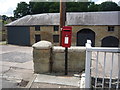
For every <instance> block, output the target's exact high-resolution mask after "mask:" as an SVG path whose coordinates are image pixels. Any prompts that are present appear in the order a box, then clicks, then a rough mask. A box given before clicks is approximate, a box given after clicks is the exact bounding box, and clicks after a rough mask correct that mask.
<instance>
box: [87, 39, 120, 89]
mask: <svg viewBox="0 0 120 90" xmlns="http://www.w3.org/2000/svg"><path fill="white" fill-rule="evenodd" d="M85 88H116V89H118V88H120V48H103V47H91V41H90V40H87V43H86V65H85Z"/></svg>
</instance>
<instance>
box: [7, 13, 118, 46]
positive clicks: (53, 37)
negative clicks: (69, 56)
mask: <svg viewBox="0 0 120 90" xmlns="http://www.w3.org/2000/svg"><path fill="white" fill-rule="evenodd" d="M59 15H60V14H59V13H45V14H36V15H27V16H24V17H22V18H20V19H18V20H16V21H13V22H11V23H9V24H7V25H6V27H7V34H8V35H7V36H8V38H7V41H8V44H17V45H33V44H34V43H36V42H38V41H40V40H47V41H50V42H52V43H53V44H54V45H59V33H60V31H59V18H60V16H59ZM66 25H67V26H72V29H73V30H72V45H73V46H84V45H85V43H86V41H87V39H90V40H92V46H102V47H119V46H120V11H111V12H81V13H67V21H66Z"/></svg>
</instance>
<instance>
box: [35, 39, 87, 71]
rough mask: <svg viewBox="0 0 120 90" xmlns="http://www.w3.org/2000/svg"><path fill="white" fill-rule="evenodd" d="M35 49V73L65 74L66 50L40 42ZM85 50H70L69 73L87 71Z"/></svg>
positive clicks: (77, 48)
mask: <svg viewBox="0 0 120 90" xmlns="http://www.w3.org/2000/svg"><path fill="white" fill-rule="evenodd" d="M33 48H34V49H33V62H34V72H35V73H50V72H56V73H59V72H61V73H63V72H64V68H65V48H63V47H57V46H52V44H51V43H50V42H48V41H40V42H38V43H36V44H34V45H33ZM85 49H86V48H85V47H71V48H69V49H68V71H69V72H81V71H83V70H84V69H85ZM80 50H81V51H80Z"/></svg>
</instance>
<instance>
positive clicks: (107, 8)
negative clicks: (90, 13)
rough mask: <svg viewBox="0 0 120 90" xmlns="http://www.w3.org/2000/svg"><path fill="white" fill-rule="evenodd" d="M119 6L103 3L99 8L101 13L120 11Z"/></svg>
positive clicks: (112, 3)
mask: <svg viewBox="0 0 120 90" xmlns="http://www.w3.org/2000/svg"><path fill="white" fill-rule="evenodd" d="M118 10H119V6H118V5H117V4H116V3H115V2H111V1H109V2H108V1H107V2H103V3H101V4H100V6H99V11H118Z"/></svg>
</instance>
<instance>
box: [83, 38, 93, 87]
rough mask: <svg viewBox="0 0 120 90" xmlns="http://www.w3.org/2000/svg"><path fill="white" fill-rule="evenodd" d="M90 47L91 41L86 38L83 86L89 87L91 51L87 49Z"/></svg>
mask: <svg viewBox="0 0 120 90" xmlns="http://www.w3.org/2000/svg"><path fill="white" fill-rule="evenodd" d="M88 48H91V41H90V40H87V43H86V63H85V88H91V74H90V66H91V65H90V64H91V54H92V52H91V51H88V50H87V49H88Z"/></svg>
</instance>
